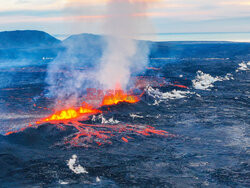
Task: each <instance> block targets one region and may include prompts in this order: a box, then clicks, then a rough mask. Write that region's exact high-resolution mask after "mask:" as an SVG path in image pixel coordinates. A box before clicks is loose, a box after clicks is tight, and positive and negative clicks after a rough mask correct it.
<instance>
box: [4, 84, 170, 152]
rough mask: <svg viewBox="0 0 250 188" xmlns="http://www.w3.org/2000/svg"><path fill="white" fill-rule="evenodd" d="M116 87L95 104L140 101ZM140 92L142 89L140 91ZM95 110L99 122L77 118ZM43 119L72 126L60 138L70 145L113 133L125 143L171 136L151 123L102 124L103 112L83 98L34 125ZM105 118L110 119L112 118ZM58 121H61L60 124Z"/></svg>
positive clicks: (102, 140)
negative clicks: (70, 106) (62, 137)
mask: <svg viewBox="0 0 250 188" xmlns="http://www.w3.org/2000/svg"><path fill="white" fill-rule="evenodd" d="M120 88H121V87H120V86H119V84H118V85H117V87H116V90H115V92H112V91H110V92H107V93H106V94H105V95H102V97H101V98H98V97H97V99H99V100H98V101H99V102H98V104H99V103H100V101H101V104H100V107H102V106H109V105H115V104H118V103H120V102H126V103H137V102H139V101H140V97H141V96H135V95H133V94H128V93H125V92H124V91H123V90H121V89H120ZM131 93H132V92H131ZM143 94H144V93H142V94H141V95H143ZM98 96H99V95H98ZM99 113H101V114H100V115H99V119H100V118H101V120H102V123H101V124H85V123H81V122H79V120H81V121H85V120H90V117H91V116H93V117H95V116H94V115H96V114H99ZM93 121H95V120H93V118H92V122H93ZM47 122H49V123H51V124H55V125H56V126H57V127H58V128H60V129H61V130H65V128H66V127H67V126H73V127H74V128H75V129H76V130H77V131H78V132H76V133H75V134H73V135H69V136H68V137H67V138H65V139H64V144H70V145H72V146H84V147H85V146H86V147H88V145H89V144H91V143H96V144H97V145H103V144H111V143H112V140H113V139H112V137H116V138H118V139H119V140H122V141H124V142H126V143H128V142H129V140H130V139H133V138H134V137H138V136H151V135H159V136H164V137H168V136H172V135H170V134H169V133H168V132H166V131H164V130H156V129H155V128H154V127H151V126H149V125H129V124H125V123H121V124H120V123H119V121H117V122H115V123H114V124H112V125H106V124H105V123H103V122H105V121H103V112H102V111H100V110H98V109H95V108H93V107H92V106H90V105H89V104H87V103H85V102H83V103H82V106H80V107H72V108H68V109H64V110H61V111H58V112H55V113H54V114H52V115H50V116H49V117H46V118H43V119H41V120H39V121H37V122H36V125H37V126H39V125H41V124H43V123H47ZM109 122H111V123H112V122H114V121H109ZM59 123H63V125H61V124H59ZM118 123H119V124H118ZM33 126H34V127H35V125H29V126H26V127H24V128H22V129H21V130H19V131H24V130H25V129H26V128H28V127H33ZM19 131H12V132H8V133H6V135H10V134H13V133H17V132H19ZM130 136H132V137H130Z"/></svg>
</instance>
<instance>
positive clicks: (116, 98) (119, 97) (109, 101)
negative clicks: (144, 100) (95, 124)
mask: <svg viewBox="0 0 250 188" xmlns="http://www.w3.org/2000/svg"><path fill="white" fill-rule="evenodd" d="M139 101H140V98H139V97H137V96H135V95H130V94H126V93H125V92H124V91H123V90H117V91H116V92H115V93H114V94H112V93H111V94H108V95H105V96H104V97H103V100H102V106H110V105H114V104H118V103H120V102H127V103H137V102H139Z"/></svg>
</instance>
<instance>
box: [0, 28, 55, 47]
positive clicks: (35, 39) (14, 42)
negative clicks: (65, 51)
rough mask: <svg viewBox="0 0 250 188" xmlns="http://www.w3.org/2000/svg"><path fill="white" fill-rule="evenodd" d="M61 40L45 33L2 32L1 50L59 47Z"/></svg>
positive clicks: (0, 33)
mask: <svg viewBox="0 0 250 188" xmlns="http://www.w3.org/2000/svg"><path fill="white" fill-rule="evenodd" d="M59 43H60V40H58V39H56V38H54V37H52V36H51V35H49V34H48V33H45V32H43V31H33V30H25V31H4V32H0V48H30V47H45V46H54V45H58V44H59Z"/></svg>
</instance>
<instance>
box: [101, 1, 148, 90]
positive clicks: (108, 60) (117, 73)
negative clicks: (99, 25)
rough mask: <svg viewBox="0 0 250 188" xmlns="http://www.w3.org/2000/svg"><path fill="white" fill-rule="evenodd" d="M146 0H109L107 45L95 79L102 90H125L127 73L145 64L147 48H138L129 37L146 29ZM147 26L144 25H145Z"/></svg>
mask: <svg viewBox="0 0 250 188" xmlns="http://www.w3.org/2000/svg"><path fill="white" fill-rule="evenodd" d="M146 4H147V3H146V1H142V0H110V1H109V2H108V5H107V15H108V16H107V18H106V22H105V24H104V31H105V34H107V36H108V37H107V48H106V50H105V51H104V55H103V57H102V61H101V64H100V71H99V73H98V75H97V78H98V80H99V82H100V84H101V85H102V86H103V87H104V89H117V88H116V87H117V84H119V85H120V86H121V87H122V88H123V89H126V87H127V86H128V83H129V79H130V76H131V72H132V70H133V72H139V71H141V70H142V69H143V68H145V65H146V64H147V56H148V48H146V47H145V46H144V47H143V48H140V49H139V48H138V44H137V42H136V41H135V40H133V38H135V37H136V36H137V35H139V34H140V33H141V32H142V30H147V28H148V25H147V23H148V22H147V20H146V17H145V16H143V15H142V14H144V13H145V12H146V7H147V6H146ZM145 27H147V28H145Z"/></svg>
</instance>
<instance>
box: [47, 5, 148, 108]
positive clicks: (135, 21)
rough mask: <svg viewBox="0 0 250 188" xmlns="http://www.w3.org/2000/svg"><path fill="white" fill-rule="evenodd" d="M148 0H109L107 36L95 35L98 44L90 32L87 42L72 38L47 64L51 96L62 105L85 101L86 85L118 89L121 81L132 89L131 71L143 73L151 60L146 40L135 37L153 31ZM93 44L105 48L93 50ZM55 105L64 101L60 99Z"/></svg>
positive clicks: (105, 26)
mask: <svg viewBox="0 0 250 188" xmlns="http://www.w3.org/2000/svg"><path fill="white" fill-rule="evenodd" d="M148 2H149V1H143V0H110V1H108V3H107V11H106V16H105V20H104V25H103V33H104V34H105V35H104V36H105V37H101V38H99V39H98V40H99V43H98V42H96V40H97V39H96V38H93V40H92V42H93V43H94V44H95V45H99V46H95V45H92V44H91V42H90V40H87V39H86V38H87V37H90V36H84V37H85V39H86V40H87V42H86V40H84V41H83V42H82V43H79V42H81V41H79V40H75V41H74V40H72V41H70V40H69V42H67V43H66V50H65V51H63V52H62V53H61V54H60V55H59V56H58V57H57V58H56V59H55V61H54V62H52V63H51V64H50V65H49V67H48V76H47V83H48V85H49V87H48V90H49V96H50V97H54V98H55V99H56V101H63V107H67V106H72V105H77V102H79V101H81V102H82V100H80V98H81V97H82V96H83V95H84V92H85V91H86V88H97V89H104V90H107V89H117V85H119V86H120V87H122V89H124V90H126V89H129V87H130V86H131V85H130V84H131V82H130V79H131V75H132V74H133V75H136V74H137V73H140V72H141V71H142V70H143V69H144V68H145V67H146V65H147V63H148V52H149V49H148V46H147V43H146V42H138V41H136V40H134V38H136V37H137V36H138V35H139V34H141V33H145V32H151V28H152V27H151V25H150V24H149V22H148V20H147V18H146V16H145V15H146V14H145V13H146V8H147V4H148ZM77 42H78V43H77ZM86 44H89V45H90V46H89V47H88V46H86ZM79 45H82V46H84V47H79ZM93 47H96V48H98V49H101V51H102V52H101V53H94V52H92V51H93V49H95V48H93ZM79 50H81V52H79ZM91 50H92V51H91ZM79 54H80V55H79ZM90 54H91V56H92V57H90ZM86 57H87V58H86ZM82 67H91V68H88V69H82ZM56 107H59V108H60V107H61V105H59V103H57V104H56Z"/></svg>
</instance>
